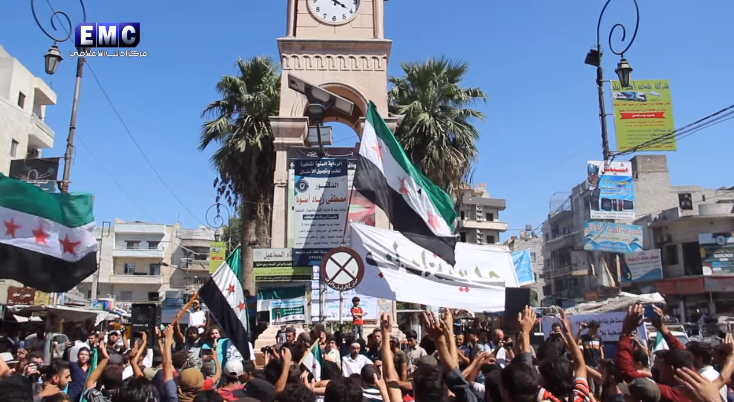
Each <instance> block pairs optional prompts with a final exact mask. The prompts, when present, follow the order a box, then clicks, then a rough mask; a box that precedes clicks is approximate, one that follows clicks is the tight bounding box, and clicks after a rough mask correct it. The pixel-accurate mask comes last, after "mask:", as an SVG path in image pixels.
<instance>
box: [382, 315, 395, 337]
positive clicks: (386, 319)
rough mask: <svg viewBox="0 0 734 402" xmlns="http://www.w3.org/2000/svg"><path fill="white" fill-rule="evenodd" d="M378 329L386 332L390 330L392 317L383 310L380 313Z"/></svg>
mask: <svg viewBox="0 0 734 402" xmlns="http://www.w3.org/2000/svg"><path fill="white" fill-rule="evenodd" d="M380 329H382V330H383V331H385V332H387V333H390V332H392V318H390V314H388V313H386V312H383V313H382V315H380Z"/></svg>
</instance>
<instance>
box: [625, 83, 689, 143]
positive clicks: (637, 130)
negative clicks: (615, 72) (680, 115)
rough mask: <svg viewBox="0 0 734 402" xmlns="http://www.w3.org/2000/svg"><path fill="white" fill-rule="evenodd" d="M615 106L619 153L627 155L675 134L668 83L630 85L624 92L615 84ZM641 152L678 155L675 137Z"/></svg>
mask: <svg viewBox="0 0 734 402" xmlns="http://www.w3.org/2000/svg"><path fill="white" fill-rule="evenodd" d="M612 106H613V107H614V127H615V130H616V132H617V151H627V150H629V149H630V148H633V147H636V146H638V145H641V144H644V143H646V142H648V141H650V140H652V139H654V138H657V137H660V136H662V135H665V134H669V133H672V132H673V131H674V130H675V123H674V122H673V104H672V102H671V99H670V82H669V81H668V80H636V81H630V85H629V86H628V87H624V88H623V87H622V85H621V84H620V83H619V81H615V80H612ZM639 150H640V151H675V150H676V146H675V137H673V136H670V138H668V139H666V140H665V141H664V142H660V143H657V144H654V145H650V146H646V147H643V148H640V149H639Z"/></svg>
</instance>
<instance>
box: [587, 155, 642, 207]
mask: <svg viewBox="0 0 734 402" xmlns="http://www.w3.org/2000/svg"><path fill="white" fill-rule="evenodd" d="M586 175H587V179H586V183H587V186H588V188H589V190H590V191H591V196H590V197H589V208H590V209H591V219H635V183H634V179H633V177H632V163H631V162H603V161H588V162H587V164H586Z"/></svg>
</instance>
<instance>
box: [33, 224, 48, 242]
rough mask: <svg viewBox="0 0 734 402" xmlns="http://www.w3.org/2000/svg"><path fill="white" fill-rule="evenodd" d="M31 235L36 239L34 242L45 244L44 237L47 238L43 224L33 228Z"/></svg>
mask: <svg viewBox="0 0 734 402" xmlns="http://www.w3.org/2000/svg"><path fill="white" fill-rule="evenodd" d="M32 233H33V237H34V238H35V240H36V244H46V245H48V243H46V239H48V233H46V232H44V231H43V225H41V226H39V227H38V229H34V230H33V232H32Z"/></svg>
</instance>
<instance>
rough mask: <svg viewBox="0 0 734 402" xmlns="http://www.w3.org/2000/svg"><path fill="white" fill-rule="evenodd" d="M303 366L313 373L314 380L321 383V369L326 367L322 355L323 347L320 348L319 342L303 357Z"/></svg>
mask: <svg viewBox="0 0 734 402" xmlns="http://www.w3.org/2000/svg"><path fill="white" fill-rule="evenodd" d="M301 364H302V365H303V366H304V367H305V368H306V370H308V371H309V372H310V373H311V375H312V376H313V378H314V380H316V381H321V367H322V366H323V365H324V357H323V356H322V355H321V346H319V342H318V340H316V341H315V342H314V344H313V345H311V348H310V349H309V350H308V352H307V353H306V355H305V356H303V359H301Z"/></svg>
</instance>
